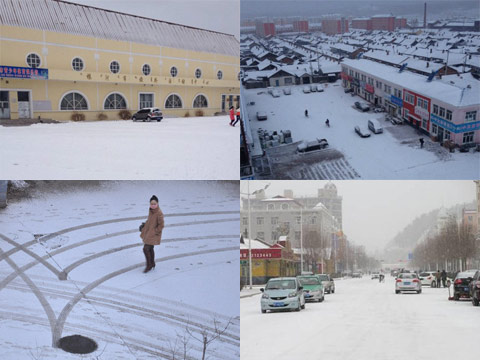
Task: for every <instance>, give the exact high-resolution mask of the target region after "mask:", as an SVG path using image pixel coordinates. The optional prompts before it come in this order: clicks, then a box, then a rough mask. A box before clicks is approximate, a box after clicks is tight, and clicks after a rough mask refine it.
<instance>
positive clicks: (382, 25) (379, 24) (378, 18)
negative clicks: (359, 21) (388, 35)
mask: <svg viewBox="0 0 480 360" xmlns="http://www.w3.org/2000/svg"><path fill="white" fill-rule="evenodd" d="M371 19H372V30H387V31H393V30H395V16H391V15H375V16H372V18H371Z"/></svg>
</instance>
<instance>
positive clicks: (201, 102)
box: [193, 95, 208, 108]
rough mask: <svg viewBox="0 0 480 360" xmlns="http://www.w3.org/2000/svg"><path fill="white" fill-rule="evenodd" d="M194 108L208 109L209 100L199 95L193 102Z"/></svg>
mask: <svg viewBox="0 0 480 360" xmlns="http://www.w3.org/2000/svg"><path fill="white" fill-rule="evenodd" d="M193 107H194V108H206V107H208V101H207V98H206V97H205V96H203V95H197V97H196V98H195V100H193Z"/></svg>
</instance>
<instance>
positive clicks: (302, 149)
mask: <svg viewBox="0 0 480 360" xmlns="http://www.w3.org/2000/svg"><path fill="white" fill-rule="evenodd" d="M327 147H328V141H327V139H316V140H314V141H308V142H307V141H303V142H302V143H300V144H298V146H297V152H299V153H307V152H311V151H316V150H321V149H325V148H327Z"/></svg>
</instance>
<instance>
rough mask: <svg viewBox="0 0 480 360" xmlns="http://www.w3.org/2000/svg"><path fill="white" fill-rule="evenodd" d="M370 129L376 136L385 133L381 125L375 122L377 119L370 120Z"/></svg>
mask: <svg viewBox="0 0 480 360" xmlns="http://www.w3.org/2000/svg"><path fill="white" fill-rule="evenodd" d="M368 128H369V130H370V131H372V132H373V133H374V134H381V133H383V128H382V125H380V123H379V122H378V121H377V120H375V119H370V120H368Z"/></svg>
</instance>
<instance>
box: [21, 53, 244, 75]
mask: <svg viewBox="0 0 480 360" xmlns="http://www.w3.org/2000/svg"><path fill="white" fill-rule="evenodd" d="M26 62H27V65H28V66H29V67H31V68H38V67H40V65H41V63H42V61H41V58H40V56H39V55H37V54H35V53H30V54H28V55H27V59H26ZM109 68H110V72H111V73H112V74H118V73H119V72H120V63H119V62H118V61H117V60H113V61H111V62H110V66H109ZM72 69H73V70H75V71H83V70H84V69H85V63H84V61H83V59H82V58H80V57H75V58H74V59H73V60H72ZM151 73H152V68H151V66H150V65H149V64H143V65H142V74H143V75H145V76H148V75H150V74H151ZM170 75H171V76H172V77H176V76H177V75H178V69H177V68H176V67H175V66H172V67H171V68H170ZM194 75H195V77H196V78H197V79H200V78H201V77H202V69H200V68H197V69H195V73H194ZM239 76H240V75H239ZM217 79H218V80H222V79H223V71H222V70H218V71H217Z"/></svg>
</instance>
